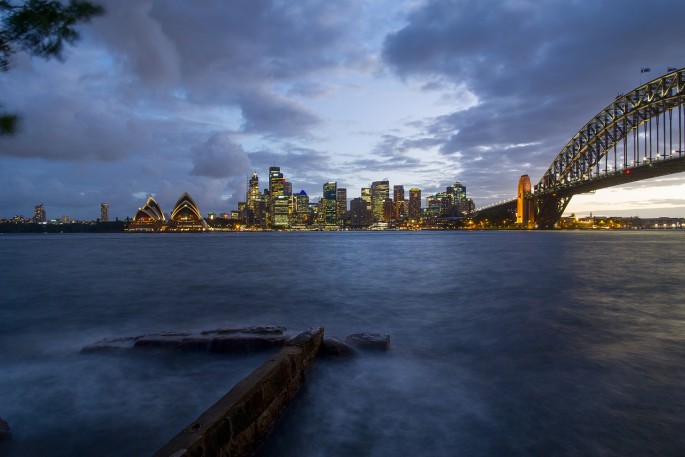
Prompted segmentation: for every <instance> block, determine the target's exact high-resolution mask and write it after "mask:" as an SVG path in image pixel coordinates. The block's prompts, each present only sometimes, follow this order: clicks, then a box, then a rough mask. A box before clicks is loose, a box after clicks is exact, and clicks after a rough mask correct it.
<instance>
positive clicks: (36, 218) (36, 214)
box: [33, 203, 47, 224]
mask: <svg viewBox="0 0 685 457" xmlns="http://www.w3.org/2000/svg"><path fill="white" fill-rule="evenodd" d="M46 221H47V217H46V213H45V206H43V204H42V203H41V204H40V205H37V206H36V207H34V208H33V222H36V223H38V224H44V223H45V222H46Z"/></svg>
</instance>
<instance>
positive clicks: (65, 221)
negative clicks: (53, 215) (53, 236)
mask: <svg viewBox="0 0 685 457" xmlns="http://www.w3.org/2000/svg"><path fill="white" fill-rule="evenodd" d="M59 222H60V224H68V223H69V216H66V215H65V216H62V217H60V218H59Z"/></svg>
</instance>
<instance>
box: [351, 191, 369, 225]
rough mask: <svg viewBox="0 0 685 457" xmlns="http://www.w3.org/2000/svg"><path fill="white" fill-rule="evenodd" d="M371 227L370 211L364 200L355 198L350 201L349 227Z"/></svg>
mask: <svg viewBox="0 0 685 457" xmlns="http://www.w3.org/2000/svg"><path fill="white" fill-rule="evenodd" d="M369 225H371V211H370V210H369V209H368V207H367V204H366V200H364V199H363V198H355V199H353V200H352V201H350V227H354V228H361V227H368V226H369Z"/></svg>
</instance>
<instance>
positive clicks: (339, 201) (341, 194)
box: [335, 187, 347, 224]
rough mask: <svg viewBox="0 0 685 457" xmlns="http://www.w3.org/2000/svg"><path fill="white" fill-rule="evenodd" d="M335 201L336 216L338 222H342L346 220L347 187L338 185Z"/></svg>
mask: <svg viewBox="0 0 685 457" xmlns="http://www.w3.org/2000/svg"><path fill="white" fill-rule="evenodd" d="M335 201H336V208H337V209H336V216H337V218H338V223H339V224H342V223H343V222H344V220H345V215H346V214H347V189H346V188H344V187H338V189H337V190H336V191H335Z"/></svg>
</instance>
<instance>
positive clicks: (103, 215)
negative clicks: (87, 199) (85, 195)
mask: <svg viewBox="0 0 685 457" xmlns="http://www.w3.org/2000/svg"><path fill="white" fill-rule="evenodd" d="M100 222H109V203H100Z"/></svg>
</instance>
